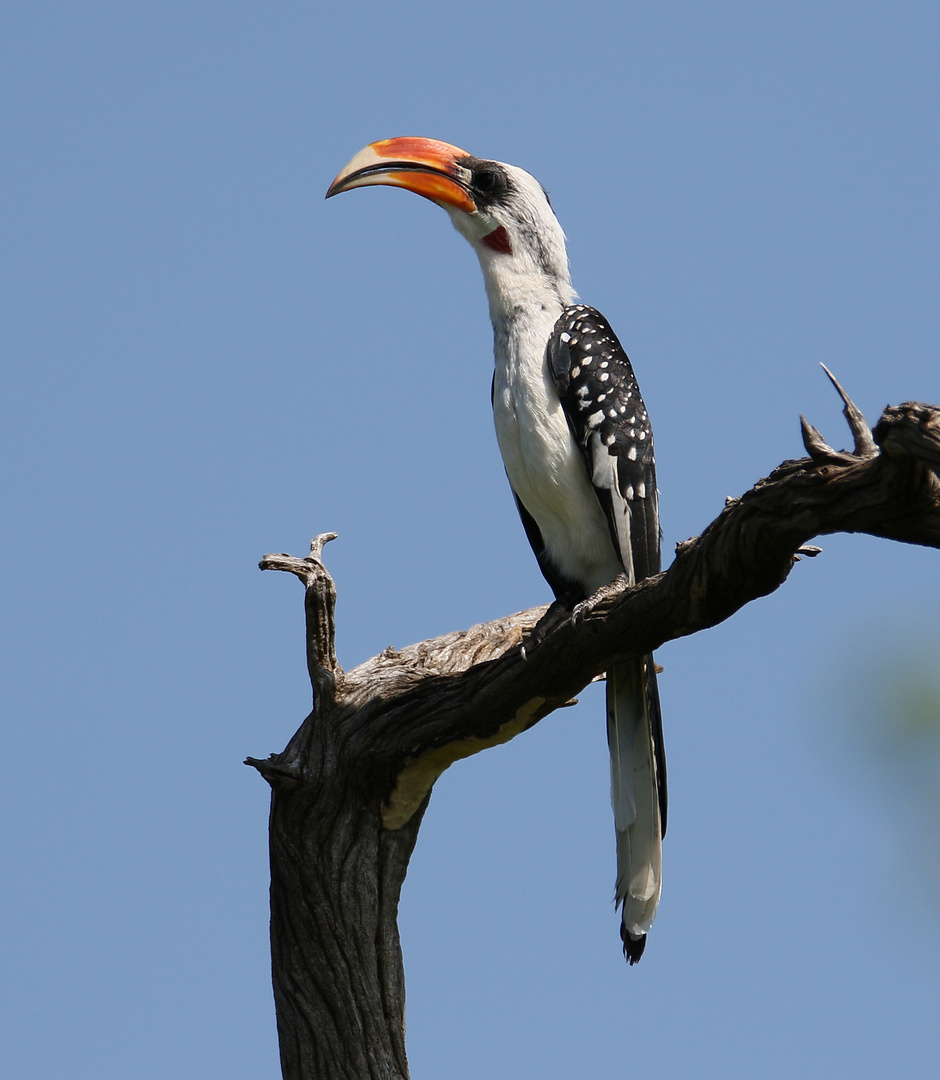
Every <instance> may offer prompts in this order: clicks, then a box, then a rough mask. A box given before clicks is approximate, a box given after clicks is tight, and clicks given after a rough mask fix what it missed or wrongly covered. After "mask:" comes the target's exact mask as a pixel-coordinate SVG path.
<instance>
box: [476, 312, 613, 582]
mask: <svg viewBox="0 0 940 1080" xmlns="http://www.w3.org/2000/svg"><path fill="white" fill-rule="evenodd" d="M559 314H560V310H559V311H558V312H552V311H540V312H539V314H538V315H537V316H530V317H529V318H523V319H520V318H517V319H515V320H513V321H512V324H511V325H509V326H506V327H505V329H504V330H503V331H502V332H501V331H500V328H499V327H497V334H496V378H495V384H494V394H493V418H494V421H495V424H496V438H497V441H498V442H499V449H500V453H501V454H502V457H503V464H504V465H505V466H506V473H507V475H508V476H509V482H510V484H511V485H512V489H513V491H514V492H515V493H516V495H517V496H518V497H519V500H520V501H521V502H522V505H523V506H524V507H525V508H526V510H527V511H528V512H529V513H530V514H531V515H532V517H533V518H534V519H535V521H536V523H537V524H538V527H539V530H540V531H541V533H542V539H543V541H544V543H545V548H546V551H547V554H548V555H549V557H550V558H551V560H552V562H553V563H554V564H555V566H556V567H557V568H558V569H559V570H560V571H561V573H562V574H564V576H565V577H567V578H570V579H572V580H573V581H577V582H579V583H580V584H581V585H582V586H583V587H584V589H585V592H586V593H590V592H593V591H594V590H595V589H597V588H599V587H600V586H601V585H605V584H607V582H609V581H612V580H613V579H614V578H615V577H616V576H617V575H618V574H619V573H622V571H623V566H622V564H621V563H620V560H619V559H618V557H617V555H616V553H615V551H614V546H613V543H612V542H611V539H610V532H609V530H608V527H607V521H606V519H605V517H604V513H603V511H602V510H601V507H600V503H599V502H598V501H597V496H596V495H595V494H594V488H593V487H592V486H591V483H590V478H589V476H588V473H587V468H586V467H585V464H584V459H583V458H582V456H581V452H580V451H579V450H578V447H577V444H576V443H575V441H574V439H573V438H572V436H571V432H570V430H569V428H568V422H567V420H566V419H565V414H564V411H563V410H562V407H561V403H560V401H559V400H558V394H557V393H556V391H555V387H554V385H553V384H552V380H551V376H550V375H549V372H548V365H547V363H546V361H545V342H546V341H547V340H548V338H549V335H550V333H551V331H552V328H553V327H554V325H555V320H556V319H557V317H558V315H559Z"/></svg>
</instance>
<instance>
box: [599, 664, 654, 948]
mask: <svg viewBox="0 0 940 1080" xmlns="http://www.w3.org/2000/svg"><path fill="white" fill-rule="evenodd" d="M607 742H608V745H609V746H610V801H611V805H612V806H613V810H614V825H615V827H616V829H617V905H618V906H619V907H620V908H621V916H622V923H621V927H620V936H621V937H622V938H623V952H624V955H625V956H626V958H627V960H628V961H629V962H630V963H631V964H635V963H636V962H637V960H639V959H640V957H641V956H642V955H643V949H644V948H645V947H646V934H647V932H648V931H649V929H650V927H651V926H652V925H653V920H654V919H655V918H656V909H657V907H658V906H659V895H660V892H661V890H662V839H663V837H664V836H665V834H666V758H665V754H664V753H663V740H662V716H661V714H660V709H659V691H658V689H657V686H656V668H655V666H654V664H653V657H652V655H649V656H645V657H642V658H639V659H636V660H627V661H624V662H622V663H619V664H617V665H616V666H614V667H612V668H611V669H610V670H609V671H608V672H607Z"/></svg>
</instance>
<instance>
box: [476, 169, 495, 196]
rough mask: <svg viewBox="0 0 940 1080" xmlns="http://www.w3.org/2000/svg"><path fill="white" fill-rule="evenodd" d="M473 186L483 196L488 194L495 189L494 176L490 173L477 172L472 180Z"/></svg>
mask: <svg viewBox="0 0 940 1080" xmlns="http://www.w3.org/2000/svg"><path fill="white" fill-rule="evenodd" d="M473 186H474V187H475V188H476V189H477V190H478V191H482V192H483V193H484V194H488V193H489V192H491V191H492V190H493V189H494V188H495V187H496V176H495V174H494V173H491V172H482V171H481V172H478V173H477V174H476V176H474V178H473Z"/></svg>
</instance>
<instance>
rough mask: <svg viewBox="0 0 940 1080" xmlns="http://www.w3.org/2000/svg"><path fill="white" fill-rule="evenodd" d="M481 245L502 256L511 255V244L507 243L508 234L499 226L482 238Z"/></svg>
mask: <svg viewBox="0 0 940 1080" xmlns="http://www.w3.org/2000/svg"><path fill="white" fill-rule="evenodd" d="M483 243H484V244H486V246H487V247H488V248H492V249H493V250H494V251H499V252H501V253H502V254H503V255H511V254H512V244H511V243H510V242H509V234H508V233H507V232H506V230H505V229H504V228H503V227H502V225H500V226H499V228H496V229H494V230H493V231H492V232H491V233H487V234H486V236H484V237H483Z"/></svg>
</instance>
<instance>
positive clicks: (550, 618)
mask: <svg viewBox="0 0 940 1080" xmlns="http://www.w3.org/2000/svg"><path fill="white" fill-rule="evenodd" d="M570 618H571V608H570V607H569V606H568V605H567V604H566V603H564V602H563V601H561V600H553V601H552V602H551V604H549V606H548V608H547V609H546V611H545V614H544V615H543V616H542V617H541V619H539V621H538V622H537V623H536V624H535V626H534V627H533V628H532V633H531V634H529V636H528V637H527V638H526V639H525V641H524V642H523V643H522V645H521V646H520V647H521V650H522V658H523V660H525V659H527V658H528V655H529V653H532V652H534V651H535V650H536V649H537V648H538V647H539V645H541V644H542V642H543V641H544V640H545V639H546V638H547V637H549V635H551V634H552V633H553V632H554V631H555V630H557V629H558V627H559V626H563V625H564V624H565V623H566V622H567V621H568V619H570Z"/></svg>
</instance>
